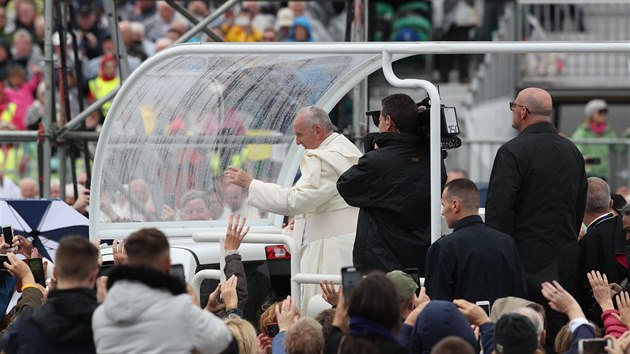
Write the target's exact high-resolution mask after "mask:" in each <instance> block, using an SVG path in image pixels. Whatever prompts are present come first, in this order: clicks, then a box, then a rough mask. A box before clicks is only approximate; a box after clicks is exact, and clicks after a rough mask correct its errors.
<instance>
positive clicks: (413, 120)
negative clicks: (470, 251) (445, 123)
mask: <svg viewBox="0 0 630 354" xmlns="http://www.w3.org/2000/svg"><path fill="white" fill-rule="evenodd" d="M420 125H421V122H420V117H419V114H418V108H417V107H416V104H415V102H414V101H413V100H412V99H411V97H409V96H407V95H405V94H401V93H398V94H393V95H390V96H387V97H385V98H384V99H383V100H382V109H381V113H380V116H379V120H378V129H379V132H380V134H376V135H374V136H373V137H370V138H372V139H371V141H370V142H367V141H368V140H369V139H368V137H366V142H367V143H366V149H365V150H366V152H365V155H363V157H361V159H359V162H358V164H357V165H355V166H353V167H351V168H350V169H349V170H347V171H346V172H345V173H344V174H343V175H341V177H339V180H338V181H337V189H338V190H339V194H340V195H341V196H342V197H343V199H344V200H345V201H346V203H348V204H349V205H351V206H355V207H359V208H361V210H360V212H359V220H358V225H357V235H356V239H355V242H354V250H353V262H354V264H355V265H360V266H361V267H363V270H364V271H370V270H375V269H378V270H382V271H385V272H389V271H392V270H402V269H405V268H418V269H419V270H420V274H422V275H424V259H425V254H426V251H427V249H428V248H429V246H430V244H431V236H430V235H431V233H430V231H431V230H430V212H431V209H430V198H431V191H430V179H431V178H430V166H429V144H428V139H427V137H426V136H420V134H418V133H417V132H418V131H419V130H420ZM445 181H446V171H445V167H444V163H442V188H443V187H444V183H445Z"/></svg>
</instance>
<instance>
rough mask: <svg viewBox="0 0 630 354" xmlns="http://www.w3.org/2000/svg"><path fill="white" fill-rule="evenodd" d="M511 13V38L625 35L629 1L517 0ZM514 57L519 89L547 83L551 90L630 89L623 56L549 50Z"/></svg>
mask: <svg viewBox="0 0 630 354" xmlns="http://www.w3.org/2000/svg"><path fill="white" fill-rule="evenodd" d="M516 15H517V17H516V21H517V26H516V30H517V37H516V38H515V39H516V40H523V41H599V40H606V41H627V40H629V39H630V22H629V21H628V18H630V1H627V0H580V1H571V2H569V1H563V0H518V5H517V9H516ZM518 59H519V67H520V68H521V70H522V76H521V78H520V83H519V86H520V87H526V86H532V85H549V84H552V83H553V86H554V87H555V88H556V89H560V88H564V89H570V90H577V89H585V90H593V89H602V88H607V89H620V88H623V89H626V90H627V89H629V88H630V84H629V83H630V70H629V68H628V61H629V59H630V58H629V57H628V56H627V55H623V54H620V55H607V54H604V53H567V54H551V53H550V54H544V55H541V54H528V55H525V56H520V57H519V58H518ZM626 94H627V92H626ZM624 96H627V95H624Z"/></svg>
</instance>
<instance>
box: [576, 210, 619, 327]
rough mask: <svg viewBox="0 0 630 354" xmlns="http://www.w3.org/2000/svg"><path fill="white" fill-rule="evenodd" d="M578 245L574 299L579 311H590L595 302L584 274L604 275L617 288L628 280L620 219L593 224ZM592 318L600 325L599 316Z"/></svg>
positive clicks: (608, 217) (607, 216)
mask: <svg viewBox="0 0 630 354" xmlns="http://www.w3.org/2000/svg"><path fill="white" fill-rule="evenodd" d="M578 244H579V256H578V264H577V274H576V286H575V294H574V295H575V298H576V299H577V300H578V302H579V303H580V305H581V306H582V308H583V309H586V310H587V311H590V309H591V308H593V307H594V306H593V305H595V299H594V298H593V296H592V294H591V285H590V284H589V282H588V278H587V277H586V274H588V273H589V272H590V271H592V270H598V271H600V272H602V273H604V274H606V277H607V278H608V282H610V283H617V284H621V282H622V281H623V280H624V279H625V278H626V277H627V276H628V269H627V268H626V267H625V266H624V264H627V259H626V253H625V246H626V235H625V233H624V232H623V222H622V219H621V217H619V216H616V217H613V215H612V214H609V215H606V216H605V217H603V218H599V219H597V220H595V221H594V222H593V224H592V225H591V226H590V227H589V228H588V230H587V232H586V234H585V235H584V236H583V237H582V239H580V241H579V243H578ZM595 308H597V306H595ZM599 314H601V311H599ZM587 315H589V313H587ZM591 317H592V318H595V319H597V321H595V322H596V323H599V322H601V320H599V319H598V318H597V317H598V316H591Z"/></svg>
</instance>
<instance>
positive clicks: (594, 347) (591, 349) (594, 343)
mask: <svg viewBox="0 0 630 354" xmlns="http://www.w3.org/2000/svg"><path fill="white" fill-rule="evenodd" d="M611 345H612V341H611V340H610V339H606V338H595V339H580V341H579V343H578V350H579V352H580V354H606V353H607V352H606V349H604V347H606V346H611Z"/></svg>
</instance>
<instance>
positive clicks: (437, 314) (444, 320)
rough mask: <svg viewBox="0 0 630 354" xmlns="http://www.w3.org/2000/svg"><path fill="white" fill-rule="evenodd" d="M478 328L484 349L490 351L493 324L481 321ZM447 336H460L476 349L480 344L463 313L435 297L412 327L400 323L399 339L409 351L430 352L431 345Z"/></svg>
mask: <svg viewBox="0 0 630 354" xmlns="http://www.w3.org/2000/svg"><path fill="white" fill-rule="evenodd" d="M480 330H481V338H482V342H483V345H484V353H485V352H487V353H492V351H493V350H494V324H492V323H487V324H483V325H481V327H480ZM447 336H456V337H460V338H461V339H463V340H465V341H466V342H467V343H468V344H470V345H471V346H472V347H473V348H475V351H476V352H477V353H479V344H478V343H477V340H476V339H475V334H474V333H473V331H472V329H471V328H470V323H469V322H468V320H467V319H466V318H465V317H464V315H462V314H461V312H460V311H459V309H457V307H456V306H455V305H454V304H453V303H452V302H448V301H440V300H435V301H431V302H430V303H429V304H427V305H426V307H425V308H424V309H423V310H422V312H421V313H420V316H418V319H417V320H416V324H415V326H414V327H413V328H412V327H411V326H409V325H406V324H405V325H403V327H402V329H401V333H400V343H401V344H403V345H406V346H407V347H408V348H409V349H410V352H411V353H420V354H429V353H430V352H431V349H432V348H433V346H435V345H436V344H437V342H439V341H440V340H442V339H443V338H444V337H447Z"/></svg>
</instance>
